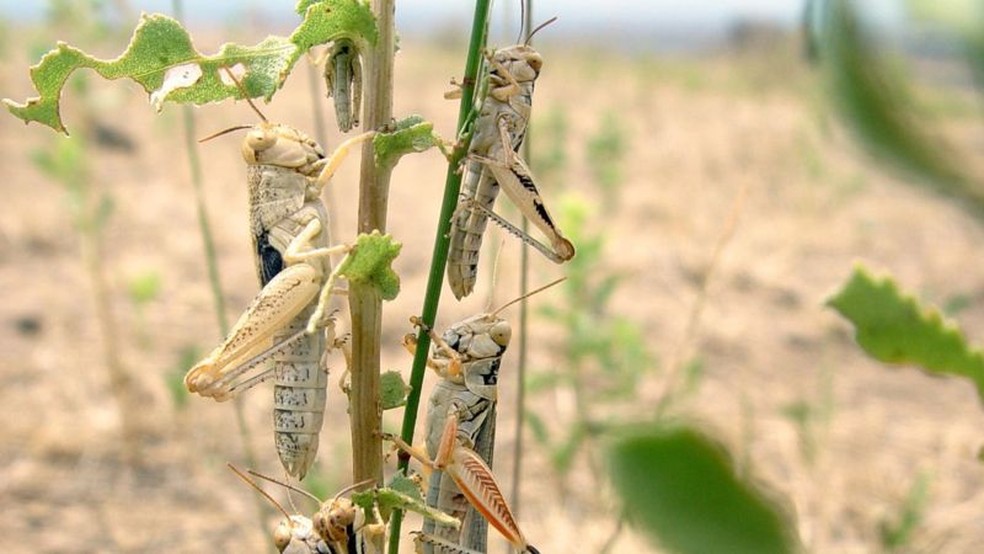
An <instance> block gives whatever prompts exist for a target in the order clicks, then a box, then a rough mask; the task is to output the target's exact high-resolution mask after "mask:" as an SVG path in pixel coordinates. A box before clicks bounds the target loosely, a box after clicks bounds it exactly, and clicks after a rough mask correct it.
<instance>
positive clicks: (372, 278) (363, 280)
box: [338, 231, 403, 300]
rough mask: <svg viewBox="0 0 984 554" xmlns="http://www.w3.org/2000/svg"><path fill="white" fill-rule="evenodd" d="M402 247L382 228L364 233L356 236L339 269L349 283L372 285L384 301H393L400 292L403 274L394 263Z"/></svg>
mask: <svg viewBox="0 0 984 554" xmlns="http://www.w3.org/2000/svg"><path fill="white" fill-rule="evenodd" d="M402 247H403V245H402V244H400V243H398V242H396V241H395V240H393V237H392V236H391V235H383V234H381V233H380V232H379V231H373V232H372V233H370V234H368V235H367V234H365V233H363V234H361V235H359V238H357V239H356V242H355V249H354V250H353V251H352V253H351V254H350V255H349V256H348V257H346V258H345V262H343V264H342V265H341V266H340V267H339V268H338V272H339V273H340V274H341V275H344V276H345V277H346V278H347V279H348V280H349V282H351V283H358V284H365V285H370V286H372V287H374V288H376V290H378V291H379V295H380V296H381V297H382V298H383V299H384V300H392V299H394V298H396V295H397V294H399V293H400V276H399V275H397V274H396V272H395V271H393V268H392V267H391V265H392V264H393V260H395V259H396V257H397V256H398V255H399V254H400V248H402Z"/></svg>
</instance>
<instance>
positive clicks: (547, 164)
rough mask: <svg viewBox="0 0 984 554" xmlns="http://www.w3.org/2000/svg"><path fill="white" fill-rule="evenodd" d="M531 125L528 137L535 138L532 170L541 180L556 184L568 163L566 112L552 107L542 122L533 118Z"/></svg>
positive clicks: (558, 107) (560, 108)
mask: <svg viewBox="0 0 984 554" xmlns="http://www.w3.org/2000/svg"><path fill="white" fill-rule="evenodd" d="M531 125H532V127H533V129H532V132H530V135H531V136H533V137H536V149H534V150H533V152H532V157H533V159H532V164H531V165H532V167H533V170H534V171H535V173H536V176H537V177H538V178H540V179H541V180H543V181H546V182H551V183H556V182H557V181H559V180H560V179H562V178H563V175H562V174H563V171H564V169H565V168H566V167H567V163H568V159H567V149H566V145H567V142H568V140H569V137H568V133H569V127H570V123H569V121H568V118H567V112H566V111H565V110H564V109H563V108H562V107H560V106H552V107H551V108H550V110H549V111H548V112H547V115H546V117H545V118H544V119H543V120H542V121H541V120H538V119H535V118H534V119H533V122H532V124H531Z"/></svg>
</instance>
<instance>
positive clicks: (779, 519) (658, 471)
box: [607, 424, 801, 554]
mask: <svg viewBox="0 0 984 554" xmlns="http://www.w3.org/2000/svg"><path fill="white" fill-rule="evenodd" d="M611 434H612V436H613V437H615V438H614V439H613V441H612V444H611V446H610V447H609V449H608V460H607V461H608V464H607V470H608V474H609V476H610V478H611V481H612V484H613V485H614V487H615V490H616V492H617V493H618V494H619V495H620V496H621V498H622V499H623V502H624V513H625V516H626V518H627V520H628V522H629V523H630V524H632V525H633V526H635V527H637V528H638V529H640V530H642V531H643V532H645V533H646V534H647V536H649V537H650V538H651V539H653V541H654V542H656V543H657V544H659V546H661V547H662V548H663V549H665V550H666V551H668V552H675V553H680V554H706V553H709V552H727V553H728V554H741V553H748V554H783V553H793V552H799V551H800V550H801V547H800V546H799V544H798V540H797V538H796V534H795V530H794V529H795V527H794V525H793V523H792V518H791V517H790V514H789V513H788V511H786V510H783V509H782V508H780V507H779V504H778V503H776V502H774V501H773V500H772V499H771V498H770V497H769V495H767V494H765V493H764V492H763V491H761V490H759V489H758V488H756V487H754V486H752V485H750V484H749V483H748V482H747V481H746V480H744V479H741V478H739V477H738V473H737V471H736V469H735V466H734V463H733V461H732V460H731V458H730V456H729V455H728V453H727V451H726V450H725V449H724V448H723V447H722V446H721V445H719V444H718V443H717V442H716V441H715V440H713V439H711V438H710V437H708V436H707V435H705V434H704V433H702V432H701V431H699V430H697V429H695V428H692V427H687V426H683V425H667V424H656V425H654V424H649V425H641V426H636V427H629V428H627V429H620V430H612V431H611Z"/></svg>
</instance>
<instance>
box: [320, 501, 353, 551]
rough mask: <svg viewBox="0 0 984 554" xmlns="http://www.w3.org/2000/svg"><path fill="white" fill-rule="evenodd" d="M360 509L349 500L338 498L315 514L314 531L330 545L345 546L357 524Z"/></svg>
mask: <svg viewBox="0 0 984 554" xmlns="http://www.w3.org/2000/svg"><path fill="white" fill-rule="evenodd" d="M357 515H358V509H357V508H356V507H355V504H353V503H352V501H351V500H349V499H348V498H336V499H335V500H333V501H332V502H331V503H330V504H326V505H325V506H324V507H322V508H321V509H320V510H318V513H316V514H314V518H313V519H312V522H313V524H314V531H315V532H316V533H317V534H318V536H319V537H321V539H322V540H324V541H325V542H328V543H341V544H345V543H346V542H347V540H348V535H349V532H350V531H352V530H353V529H352V527H353V525H355V523H356V518H357Z"/></svg>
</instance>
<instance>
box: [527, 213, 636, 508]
mask: <svg viewBox="0 0 984 554" xmlns="http://www.w3.org/2000/svg"><path fill="white" fill-rule="evenodd" d="M590 217H592V213H591V208H590V206H589V205H588V204H587V203H586V202H584V201H582V200H578V199H576V198H574V197H567V198H565V199H564V201H563V202H561V204H560V210H559V220H560V222H561V227H562V228H563V229H564V230H565V232H567V233H568V236H569V238H570V240H571V241H572V242H573V243H574V244H577V246H578V254H577V256H575V257H574V259H572V260H571V261H570V262H569V264H568V265H567V281H565V282H564V283H562V284H561V285H560V290H561V291H562V292H563V297H562V299H561V300H560V301H558V302H556V303H554V304H552V305H546V306H544V307H543V308H541V310H540V314H541V315H542V316H543V317H544V319H546V320H547V321H550V322H552V323H554V324H555V325H557V326H558V327H559V329H560V333H561V335H560V339H559V342H558V344H557V346H556V348H557V350H558V352H560V353H561V354H560V359H561V362H560V363H559V364H558V366H559V367H560V368H561V369H559V370H556V371H551V372H537V373H534V374H533V376H531V377H530V382H529V383H528V390H529V392H530V394H531V395H541V396H543V395H545V394H546V393H547V392H556V391H557V390H558V389H564V390H565V391H568V392H570V393H571V394H572V395H573V398H574V406H575V408H574V409H575V414H574V418H575V419H574V421H573V422H570V423H565V426H564V427H563V429H564V430H563V431H562V432H561V433H560V434H558V435H557V436H554V435H553V434H552V433H551V431H550V426H549V425H548V424H547V420H549V417H548V416H547V415H546V413H545V412H543V410H542V409H539V410H538V409H536V408H531V409H530V411H529V412H528V416H529V427H530V429H531V432H532V435H533V438H534V441H535V442H536V443H537V444H538V445H539V446H540V447H541V448H543V449H545V450H546V451H547V452H548V453H549V457H550V459H551V461H552V463H553V466H554V469H555V470H557V476H558V483H559V485H560V487H561V491H562V492H566V488H567V486H566V480H567V476H568V474H569V472H570V470H571V468H572V467H573V463H574V460H575V459H576V457H577V456H578V455H579V454H581V453H582V452H585V451H586V452H587V453H588V454H587V455H588V463H589V464H590V466H591V467H592V469H594V470H597V469H598V464H597V461H596V460H595V455H594V454H592V453H591V452H592V451H593V450H594V449H592V448H590V442H591V437H592V435H593V432H594V431H595V430H597V428H599V426H604V425H607V424H609V423H611V421H609V420H608V418H607V416H606V415H604V414H610V413H614V412H615V411H616V410H615V408H616V407H617V406H624V405H631V404H632V403H633V402H635V401H636V400H637V399H638V395H639V385H640V382H641V380H642V378H643V377H644V376H645V375H646V374H647V373H649V372H651V371H652V370H653V369H654V367H655V357H654V356H653V354H652V353H650V351H649V349H648V347H647V344H646V341H645V337H644V336H643V333H642V330H641V329H640V328H639V326H638V325H637V324H636V323H634V322H633V321H631V320H630V319H628V318H626V317H624V316H619V315H617V314H614V313H612V309H611V307H610V303H611V299H612V296H613V295H614V293H615V292H616V290H617V288H618V286H619V284H620V282H621V280H622V278H623V277H622V276H621V275H619V274H617V273H614V272H611V271H606V270H605V269H603V268H604V267H605V266H604V264H602V263H601V260H602V256H603V253H604V252H603V251H604V244H605V240H604V237H603V236H602V235H600V234H589V233H588V232H587V231H586V225H587V220H588V219H589V218H590ZM545 404H548V402H542V403H533V406H537V405H541V406H542V405H545ZM593 474H594V475H598V472H597V471H594V472H593Z"/></svg>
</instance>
